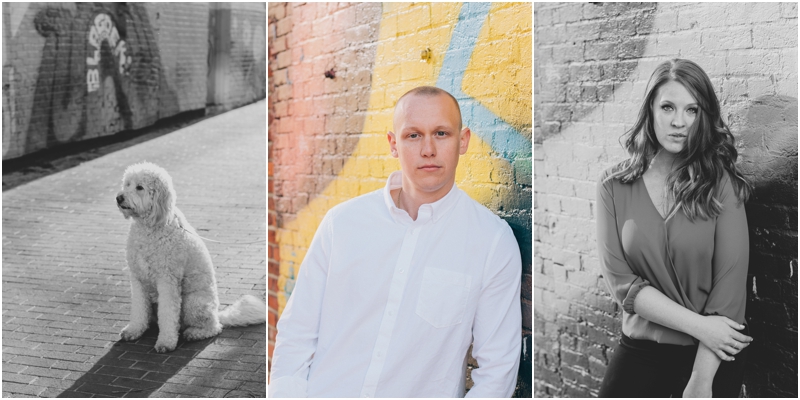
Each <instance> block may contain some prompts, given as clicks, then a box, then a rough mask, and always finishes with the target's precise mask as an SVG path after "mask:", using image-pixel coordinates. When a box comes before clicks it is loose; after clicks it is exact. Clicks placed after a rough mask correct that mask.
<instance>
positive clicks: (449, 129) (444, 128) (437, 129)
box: [400, 125, 455, 132]
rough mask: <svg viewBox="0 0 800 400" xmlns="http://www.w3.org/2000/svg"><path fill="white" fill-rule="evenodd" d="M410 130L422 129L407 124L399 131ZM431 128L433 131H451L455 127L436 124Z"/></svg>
mask: <svg viewBox="0 0 800 400" xmlns="http://www.w3.org/2000/svg"><path fill="white" fill-rule="evenodd" d="M411 130H413V131H421V130H423V129H420V128H418V127H417V126H414V125H411V126H407V127H405V128H403V129H401V130H400V132H405V131H411ZM433 130H434V131H440V130H447V131H452V130H455V128H454V127H451V126H447V125H436V126H435V127H433Z"/></svg>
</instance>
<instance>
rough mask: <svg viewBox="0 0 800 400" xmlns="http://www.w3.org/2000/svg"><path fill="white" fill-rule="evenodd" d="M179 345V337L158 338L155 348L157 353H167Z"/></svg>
mask: <svg viewBox="0 0 800 400" xmlns="http://www.w3.org/2000/svg"><path fill="white" fill-rule="evenodd" d="M177 346H178V339H177V338H176V339H164V338H158V340H156V346H155V349H156V352H157V353H167V352H170V351H173V350H175V347H177Z"/></svg>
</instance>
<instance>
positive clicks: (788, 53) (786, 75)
mask: <svg viewBox="0 0 800 400" xmlns="http://www.w3.org/2000/svg"><path fill="white" fill-rule="evenodd" d="M779 76H780V78H779V80H778V82H777V84H776V87H777V89H778V90H777V94H779V95H784V96H789V97H797V47H795V48H793V49H783V50H781V74H780V75H779Z"/></svg>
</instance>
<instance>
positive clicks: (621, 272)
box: [596, 172, 650, 314]
mask: <svg viewBox="0 0 800 400" xmlns="http://www.w3.org/2000/svg"><path fill="white" fill-rule="evenodd" d="M606 176H608V173H607V172H606V173H604V174H603V175H602V176H601V177H600V181H599V182H597V207H596V208H597V252H598V256H599V259H600V268H601V270H602V271H603V280H605V282H606V285H607V286H608V290H609V292H610V293H611V296H612V297H613V298H614V301H616V302H617V304H619V305H620V306H622V309H623V310H625V312H627V313H628V314H635V312H634V311H633V302H634V300H635V299H636V295H638V294H639V291H641V290H642V288H643V287H645V286H647V285H649V284H650V282H649V281H647V280H646V279H644V278H642V277H640V276H639V275H636V274H635V273H634V272H633V270H631V267H630V266H629V265H628V262H627V260H626V259H625V254H624V253H623V252H622V243H621V242H620V239H619V230H618V229H617V215H616V209H615V207H614V187H613V182H612V181H611V180H608V181H606V182H603V181H604V179H605V178H606Z"/></svg>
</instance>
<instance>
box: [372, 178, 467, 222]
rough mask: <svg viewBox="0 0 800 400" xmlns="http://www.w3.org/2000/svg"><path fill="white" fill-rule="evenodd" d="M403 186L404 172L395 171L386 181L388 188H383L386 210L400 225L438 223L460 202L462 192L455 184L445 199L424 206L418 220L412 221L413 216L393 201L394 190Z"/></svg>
mask: <svg viewBox="0 0 800 400" xmlns="http://www.w3.org/2000/svg"><path fill="white" fill-rule="evenodd" d="M402 186H403V172H402V171H395V172H392V174H391V175H389V179H387V180H386V186H384V188H383V199H384V201H385V203H386V208H388V209H389V214H391V215H392V218H393V219H394V220H395V222H399V223H409V222H415V223H425V222H427V220H431V221H432V222H437V221H438V220H439V219H440V218H442V216H444V215H445V214H447V211H449V210H450V209H451V208H453V206H454V205H455V203H456V202H457V201H458V193H459V192H460V191H461V189H459V188H458V187H456V184H455V183H453V187H452V188H451V189H450V191H448V192H447V194H446V195H444V197H442V198H441V199H439V200H437V201H435V202H433V203H428V204H423V205H421V206H420V207H419V212H418V213H417V220H416V221H412V220H411V216H409V215H408V213H407V212H406V211H405V210H401V209H399V208H397V205H395V203H394V199H392V193H391V191H392V190H395V189H399V188H400V187H402Z"/></svg>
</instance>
